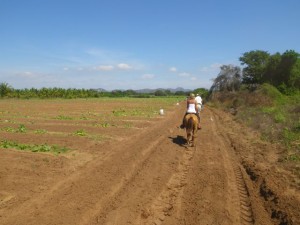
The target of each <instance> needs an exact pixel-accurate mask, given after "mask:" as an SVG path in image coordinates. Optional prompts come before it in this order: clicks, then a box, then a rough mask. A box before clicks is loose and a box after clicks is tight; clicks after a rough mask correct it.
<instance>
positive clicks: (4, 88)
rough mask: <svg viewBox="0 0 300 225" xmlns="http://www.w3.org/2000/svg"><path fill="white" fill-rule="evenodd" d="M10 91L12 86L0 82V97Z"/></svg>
mask: <svg viewBox="0 0 300 225" xmlns="http://www.w3.org/2000/svg"><path fill="white" fill-rule="evenodd" d="M12 91H13V88H12V87H11V86H10V85H9V84H7V83H0V97H5V96H7V95H8V94H9V93H10V92H12Z"/></svg>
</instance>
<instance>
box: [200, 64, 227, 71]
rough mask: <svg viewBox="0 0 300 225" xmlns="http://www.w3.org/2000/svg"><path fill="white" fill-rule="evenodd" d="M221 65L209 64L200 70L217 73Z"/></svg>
mask: <svg viewBox="0 0 300 225" xmlns="http://www.w3.org/2000/svg"><path fill="white" fill-rule="evenodd" d="M222 65H223V64H220V63H213V64H211V65H210V66H204V67H202V68H201V69H200V71H201V72H213V71H218V70H220V67H221V66H222Z"/></svg>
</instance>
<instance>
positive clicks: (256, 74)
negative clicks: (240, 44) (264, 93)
mask: <svg viewBox="0 0 300 225" xmlns="http://www.w3.org/2000/svg"><path fill="white" fill-rule="evenodd" d="M269 58H270V54H269V53H268V52H266V51H261V50H256V51H250V52H246V53H244V54H243V56H242V57H240V58H239V60H240V61H241V64H242V65H247V66H246V67H245V68H244V69H243V83H245V84H262V83H263V77H264V74H265V72H266V68H267V64H268V61H269Z"/></svg>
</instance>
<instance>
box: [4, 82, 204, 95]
mask: <svg viewBox="0 0 300 225" xmlns="http://www.w3.org/2000/svg"><path fill="white" fill-rule="evenodd" d="M194 91H196V92H195V93H199V94H203V95H207V93H208V90H207V89H204V88H198V89H195V90H194ZM188 94H189V92H184V91H176V92H171V91H170V90H167V89H158V90H156V91H155V92H153V93H138V92H136V91H134V90H114V91H110V92H109V91H101V90H97V89H75V88H68V89H64V88H57V87H54V88H41V89H37V88H30V89H28V88H25V89H14V88H13V87H11V86H10V85H9V84H7V83H5V82H3V83H0V97H1V98H4V97H5V98H44V99H46V98H65V99H72V98H100V97H136V98H150V97H155V96H187V95H188Z"/></svg>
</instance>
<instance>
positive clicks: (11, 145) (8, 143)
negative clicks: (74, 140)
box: [0, 140, 68, 154]
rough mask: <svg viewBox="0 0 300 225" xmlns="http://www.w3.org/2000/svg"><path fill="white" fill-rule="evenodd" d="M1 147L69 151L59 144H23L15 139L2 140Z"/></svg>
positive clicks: (33, 150)
mask: <svg viewBox="0 0 300 225" xmlns="http://www.w3.org/2000/svg"><path fill="white" fill-rule="evenodd" d="M0 147H1V148H13V149H17V150H22V151H31V152H51V153H55V154H60V153H65V152H67V151H68V149H67V148H65V147H59V146H57V145H48V144H42V145H35V144H22V143H18V142H15V141H8V140H2V141H1V142H0Z"/></svg>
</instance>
